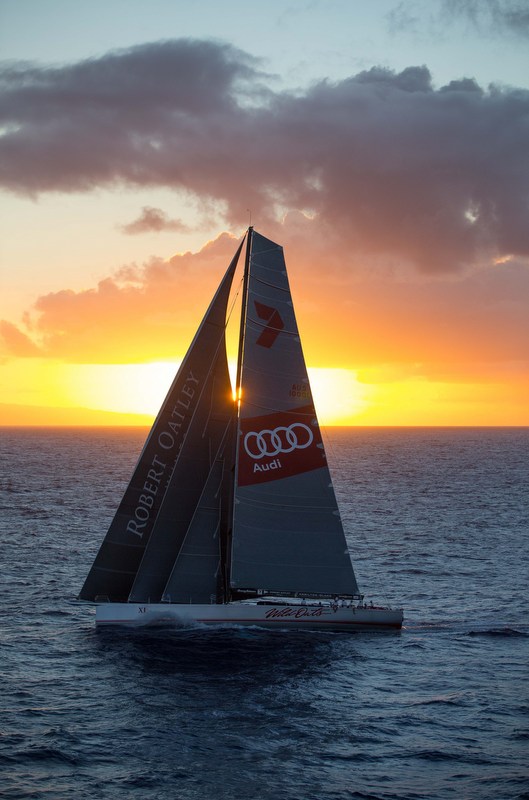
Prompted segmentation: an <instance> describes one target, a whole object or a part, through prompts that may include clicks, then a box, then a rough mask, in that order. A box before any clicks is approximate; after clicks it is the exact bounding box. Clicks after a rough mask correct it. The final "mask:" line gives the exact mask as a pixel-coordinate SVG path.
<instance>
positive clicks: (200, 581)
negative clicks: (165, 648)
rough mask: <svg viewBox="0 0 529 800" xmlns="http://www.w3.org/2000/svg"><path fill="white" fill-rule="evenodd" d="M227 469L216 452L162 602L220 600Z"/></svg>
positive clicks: (208, 601)
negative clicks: (223, 505)
mask: <svg viewBox="0 0 529 800" xmlns="http://www.w3.org/2000/svg"><path fill="white" fill-rule="evenodd" d="M230 461H231V459H230ZM227 469H229V464H228V463H226V460H225V459H224V458H223V457H222V456H221V455H220V454H219V457H218V458H216V459H215V461H214V462H213V465H212V467H211V469H210V473H209V477H208V479H207V481H206V485H205V486H204V491H203V493H202V497H201V498H200V500H199V503H198V505H197V508H196V510H195V513H194V515H193V519H192V520H191V523H190V525H189V528H188V529H187V533H186V536H185V539H184V542H183V544H182V547H181V548H180V552H179V554H178V557H177V559H176V562H175V565H174V567H173V570H172V572H171V575H170V576H169V580H168V581H167V585H166V587H165V590H164V593H163V597H162V600H163V601H164V602H167V603H211V602H217V600H222V599H223V594H222V583H221V576H220V569H221V546H222V535H223V527H222V521H223V508H222V504H223V485H224V481H225V478H226V470H227Z"/></svg>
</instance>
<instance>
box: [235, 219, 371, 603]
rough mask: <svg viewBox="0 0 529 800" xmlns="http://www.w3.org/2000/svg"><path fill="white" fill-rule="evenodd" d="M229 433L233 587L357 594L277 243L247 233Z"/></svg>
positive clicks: (284, 270)
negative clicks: (233, 438) (234, 431)
mask: <svg viewBox="0 0 529 800" xmlns="http://www.w3.org/2000/svg"><path fill="white" fill-rule="evenodd" d="M237 440H238V441H237V469H236V486H235V505H234V519H233V542H232V558H231V586H232V589H233V590H234V591H237V590H263V591H268V592H278V593H290V594H295V593H306V594H346V595H354V594H357V593H358V587H357V584H356V579H355V576H354V572H353V568H352V564H351V559H350V556H349V553H348V550H347V545H346V542H345V535H344V532H343V527H342V523H341V520H340V515H339V512H338V507H337V504H336V499H335V496H334V490H333V487H332V483H331V478H330V474H329V469H328V467H327V463H326V458H325V451H324V447H323V442H322V439H321V434H320V429H319V425H318V421H317V418H316V413H315V410H314V403H313V399H312V393H311V390H310V385H309V379H308V375H307V369H306V366H305V360H304V357H303V352H302V348H301V342H300V338H299V333H298V327H297V322H296V318H295V314H294V308H293V304H292V297H291V294H290V287H289V282H288V277H287V273H286V267H285V261H284V257H283V250H282V248H281V247H280V246H279V245H277V244H275V243H274V242H272V241H270V240H269V239H266V238H265V237H263V236H261V235H260V234H258V233H255V232H253V235H252V243H251V255H250V263H249V275H248V291H247V301H246V314H245V326H244V345H243V358H242V376H241V402H240V418H239V427H238V436H237Z"/></svg>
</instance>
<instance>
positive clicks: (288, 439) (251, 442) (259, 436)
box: [244, 422, 314, 458]
mask: <svg viewBox="0 0 529 800" xmlns="http://www.w3.org/2000/svg"><path fill="white" fill-rule="evenodd" d="M313 440H314V436H313V434H312V431H311V429H310V428H309V427H308V425H304V424H303V422H293V423H292V425H289V426H288V428H285V427H284V426H283V425H280V426H279V427H277V428H274V430H273V431H272V430H269V429H268V428H265V429H264V430H262V431H259V433H257V432H256V431H249V432H248V433H247V434H246V436H245V437H244V449H245V450H246V452H247V453H248V455H249V456H250V458H263V457H264V456H269V457H273V456H278V455H279V453H291V452H292V451H293V450H304V449H305V448H306V447H308V446H309V445H310V444H312V442H313Z"/></svg>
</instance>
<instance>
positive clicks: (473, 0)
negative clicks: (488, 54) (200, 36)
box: [441, 0, 529, 38]
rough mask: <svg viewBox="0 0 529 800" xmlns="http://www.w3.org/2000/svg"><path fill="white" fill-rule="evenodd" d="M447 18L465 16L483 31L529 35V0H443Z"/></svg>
mask: <svg viewBox="0 0 529 800" xmlns="http://www.w3.org/2000/svg"><path fill="white" fill-rule="evenodd" d="M441 8H442V12H443V14H444V15H445V18H446V19H451V20H453V19H454V18H458V17H459V18H461V17H463V18H464V19H466V20H467V21H468V22H470V23H471V24H472V25H473V26H474V27H475V28H477V29H478V31H480V32H481V33H488V34H489V35H495V36H497V35H500V36H501V35H505V34H514V35H515V36H520V37H523V38H526V37H528V36H529V7H528V4H527V0H442V2H441Z"/></svg>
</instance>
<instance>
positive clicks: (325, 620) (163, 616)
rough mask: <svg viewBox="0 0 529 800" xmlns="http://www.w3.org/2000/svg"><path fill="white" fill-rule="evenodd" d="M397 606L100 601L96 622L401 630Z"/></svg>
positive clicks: (178, 625)
mask: <svg viewBox="0 0 529 800" xmlns="http://www.w3.org/2000/svg"><path fill="white" fill-rule="evenodd" d="M402 619H403V612H402V610H401V609H391V608H379V607H372V606H351V607H347V606H340V605H333V604H330V603H327V604H321V605H319V604H306V605H305V604H287V603H264V602H249V601H242V602H233V603H226V604H219V605H215V604H212V605H198V604H197V605H195V604H189V605H184V604H177V603H174V604H173V603H146V604H141V603H100V604H98V605H97V607H96V625H98V626H106V625H125V626H133V627H141V626H147V625H173V626H176V627H193V626H195V625H208V626H209V625H218V626H231V625H236V626H238V625H247V626H248V625H249V626H256V627H260V628H269V629H270V628H273V629H285V628H288V629H308V630H332V631H355V630H381V629H400V628H401V627H402Z"/></svg>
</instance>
